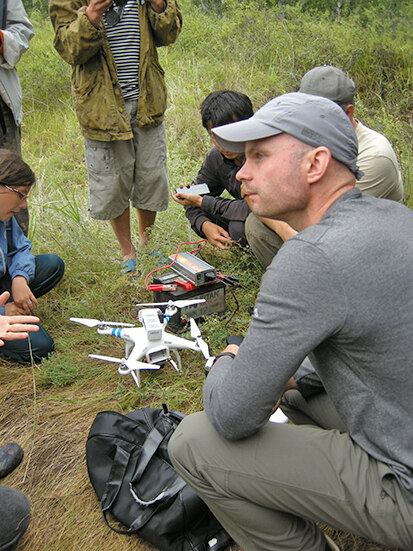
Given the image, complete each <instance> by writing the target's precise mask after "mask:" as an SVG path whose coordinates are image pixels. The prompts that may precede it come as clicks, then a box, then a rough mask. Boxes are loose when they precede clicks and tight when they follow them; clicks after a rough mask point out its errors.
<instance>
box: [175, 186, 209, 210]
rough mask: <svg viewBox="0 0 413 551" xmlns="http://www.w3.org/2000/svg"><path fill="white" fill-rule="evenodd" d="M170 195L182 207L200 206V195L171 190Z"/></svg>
mask: <svg viewBox="0 0 413 551" xmlns="http://www.w3.org/2000/svg"><path fill="white" fill-rule="evenodd" d="M171 197H172V199H173V200H174V201H175V202H176V203H179V204H180V205H182V206H183V207H202V197H201V195H190V194H189V193H176V194H175V193H173V191H172V190H171Z"/></svg>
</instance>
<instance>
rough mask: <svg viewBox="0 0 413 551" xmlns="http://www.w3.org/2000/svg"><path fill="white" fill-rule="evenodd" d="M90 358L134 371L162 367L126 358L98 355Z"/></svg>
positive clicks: (90, 355) (91, 355) (92, 355)
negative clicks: (120, 365)
mask: <svg viewBox="0 0 413 551" xmlns="http://www.w3.org/2000/svg"><path fill="white" fill-rule="evenodd" d="M88 356H89V358H95V360H103V361H104V362H113V363H117V364H122V365H124V366H125V367H127V368H128V369H130V370H134V369H160V367H161V366H159V365H157V364H147V363H145V362H140V361H139V360H125V358H113V357H112V356H100V355H98V354H88Z"/></svg>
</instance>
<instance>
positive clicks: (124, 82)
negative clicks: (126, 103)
mask: <svg viewBox="0 0 413 551" xmlns="http://www.w3.org/2000/svg"><path fill="white" fill-rule="evenodd" d="M115 10H117V11H118V13H119V14H120V15H121V17H120V21H119V22H118V23H116V25H114V26H113V27H110V26H109V25H108V24H107V21H106V17H104V22H105V29H106V35H107V37H108V41H109V46H110V49H111V51H112V54H113V57H114V59H115V63H116V68H117V73H118V79H119V84H120V87H121V90H122V94H123V98H124V99H125V100H137V99H138V97H139V82H138V72H139V52H140V25H139V12H138V1H137V0H128V2H127V3H126V5H125V6H123V9H122V8H119V7H115Z"/></svg>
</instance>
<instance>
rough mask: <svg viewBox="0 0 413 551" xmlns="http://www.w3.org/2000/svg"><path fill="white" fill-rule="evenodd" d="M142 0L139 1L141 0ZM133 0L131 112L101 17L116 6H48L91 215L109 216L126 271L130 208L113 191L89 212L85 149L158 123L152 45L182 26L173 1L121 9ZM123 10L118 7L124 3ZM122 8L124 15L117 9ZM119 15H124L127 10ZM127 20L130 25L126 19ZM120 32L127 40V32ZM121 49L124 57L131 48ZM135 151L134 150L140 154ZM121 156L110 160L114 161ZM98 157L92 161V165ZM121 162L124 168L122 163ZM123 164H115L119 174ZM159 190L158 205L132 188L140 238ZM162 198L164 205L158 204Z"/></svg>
mask: <svg viewBox="0 0 413 551" xmlns="http://www.w3.org/2000/svg"><path fill="white" fill-rule="evenodd" d="M141 1H143V3H140V2H141ZM118 4H119V2H118ZM131 4H137V8H136V6H134V9H137V12H138V15H136V16H135V17H136V18H138V23H137V24H138V25H139V28H140V36H139V38H138V41H139V46H138V47H139V60H138V65H139V69H138V95H139V97H138V99H137V108H136V110H135V111H134V112H133V115H131V111H130V109H129V108H128V105H127V104H128V101H127V99H126V98H125V97H124V90H122V88H121V84H120V78H118V77H119V74H118V68H117V64H116V62H115V58H114V55H113V47H112V46H113V45H112V43H110V39H108V36H109V32H110V30H111V29H110V28H108V24H107V18H106V17H107V14H108V13H109V11H110V10H113V6H112V2H111V0H91V1H90V3H89V2H87V0H50V5H49V9H50V17H51V20H52V24H53V27H54V30H55V38H54V46H55V48H56V50H57V52H58V53H59V54H60V55H61V57H62V58H63V59H64V60H65V61H66V62H67V63H69V64H70V65H71V66H72V77H71V78H72V95H73V100H74V106H75V111H76V114H77V117H78V120H79V123H80V126H81V130H82V134H83V136H84V138H85V151H86V159H87V165H88V175H89V183H90V186H91V216H92V217H93V218H97V219H109V220H110V221H111V224H112V227H113V229H114V231H115V234H116V236H117V238H118V241H119V244H120V246H121V252H122V256H123V260H124V262H123V263H122V265H123V267H124V268H125V267H126V270H124V271H126V272H129V271H130V272H132V271H133V269H134V268H135V267H136V251H135V248H134V247H133V245H132V243H131V237H130V221H129V206H128V207H127V208H125V204H122V207H120V206H119V208H120V212H119V208H118V210H114V208H112V205H117V203H118V202H119V201H118V198H117V196H114V197H113V198H112V199H111V200H109V199H108V200H107V203H108V204H109V205H110V206H109V207H108V208H107V209H106V211H105V212H104V213H103V214H102V213H100V212H98V213H96V212H94V207H93V200H92V197H93V183H92V177H91V171H90V170H89V169H90V166H89V164H88V163H89V161H88V151H87V150H88V147H90V142H88V140H92V141H93V142H92V145H93V146H97V147H99V146H102V147H105V148H106V149H107V148H108V147H109V146H108V145H106V146H105V145H104V143H106V144H107V143H108V142H112V143H119V142H126V141H128V140H132V142H133V140H134V134H135V133H136V132H137V131H138V130H136V131H135V129H134V127H137V128H138V129H145V130H146V129H149V128H155V127H160V125H161V124H162V123H163V119H164V112H165V109H166V95H167V94H166V86H165V80H164V71H163V69H162V67H161V66H160V64H159V60H158V55H157V50H156V48H157V47H159V46H168V45H169V44H172V43H173V42H174V41H175V40H176V39H177V37H178V35H179V33H180V31H181V27H182V12H181V10H180V8H179V6H178V4H177V3H176V1H175V0H167V1H163V0H149V1H148V2H144V0H128V1H127V2H126V6H125V12H124V13H125V14H127V13H128V12H127V9H133V8H130V7H129V6H130V5H131ZM115 9H119V8H115ZM120 9H121V10H122V9H123V6H122V7H121V8H120ZM120 13H121V17H122V12H120ZM124 19H125V20H126V19H127V16H126V15H125V16H124ZM129 24H130V25H131V23H129ZM133 24H135V21H133ZM120 26H121V25H119V27H120ZM124 33H125V40H126V35H127V34H128V33H127V30H126V31H124ZM125 55H128V52H127V53H126V54H125ZM128 62H129V60H128ZM135 99H136V98H135ZM162 128H163V125H162ZM163 133H164V130H163ZM102 142H104V143H102ZM135 145H136V144H135ZM92 149H93V148H92ZM164 149H165V154H164V155H163V152H161V153H162V155H161V156H162V157H165V159H166V140H165V146H164ZM149 150H150V148H149ZM136 154H137V155H138V153H136ZM117 155H118V159H122V158H123V157H124V154H123V153H122V154H117ZM157 156H158V155H157V153H156V152H154V153H153V155H152V157H153V159H152V161H153V162H155V160H154V158H155V157H157ZM118 159H116V158H115V161H117V160H118ZM100 162H101V161H100ZM97 163H98V162H97V161H96V162H95V164H97ZM132 165H133V159H132ZM137 166H138V165H137ZM121 168H122V170H123V166H122V167H121ZM138 169H139V167H138ZM122 170H119V169H118V171H119V172H122ZM135 171H136V169H135ZM165 174H166V160H165ZM114 178H115V176H114ZM129 178H130V179H131V180H134V179H136V178H137V177H136V175H135V174H132V175H130V176H129ZM164 179H165V181H166V189H165V191H166V194H168V191H167V179H166V176H165V178H164ZM135 184H136V182H133V184H131V186H133V185H135ZM117 185H121V184H118V183H117V182H115V181H113V182H110V185H109V184H108V188H109V187H111V186H112V187H115V188H116V186H117ZM128 185H129V183H128ZM139 185H141V186H142V190H143V191H142V193H143V195H144V193H145V192H144V187H143V185H142V182H141V183H140V184H139ZM145 185H146V187H147V188H148V187H149V188H152V187H153V186H155V187H156V185H157V183H156V182H148V181H147V182H145ZM163 188H165V182H163ZM159 193H160V192H159ZM133 194H135V195H133ZM162 194H163V195H162V199H161V200H158V202H157V203H156V204H155V202H153V203H152V204H151V200H150V199H148V200H146V199H137V192H136V190H135V191H134V192H133V191H132V192H131V196H130V201H131V203H132V205H133V206H135V207H136V208H137V210H138V219H139V236H140V242H141V243H142V242H143V243H146V242H147V240H148V233H147V231H146V230H147V229H148V228H150V227H151V226H152V224H153V222H154V221H155V215H156V211H158V210H165V209H166V208H167V205H168V198H167V197H166V198H165V193H164V191H162ZM140 197H142V194H141V195H140ZM168 197H169V196H168ZM160 204H161V206H159V205H160ZM154 205H155V206H154ZM102 212H103V211H102ZM129 261H131V262H129Z"/></svg>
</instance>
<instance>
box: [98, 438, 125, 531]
mask: <svg viewBox="0 0 413 551" xmlns="http://www.w3.org/2000/svg"><path fill="white" fill-rule="evenodd" d="M129 458H130V453H129V452H128V451H127V450H125V449H124V448H121V447H120V446H117V447H116V452H115V457H114V458H113V463H112V468H111V470H110V474H109V477H108V480H107V482H106V488H105V493H104V494H103V496H102V499H101V500H100V510H101V512H102V517H103V520H104V521H105V523H106V524H107V525H108V526H109V528H111V529H112V530H113V531H114V532H117V533H118V534H131V531H130V529H129V530H119V529H118V528H115V527H114V526H111V525H110V524H109V521H108V519H107V512H108V510H109V509H110V507H111V506H112V504H113V502H114V501H115V499H116V496H117V495H118V493H119V490H120V487H121V485H122V480H123V477H124V476H125V472H126V469H127V466H128V463H129Z"/></svg>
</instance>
